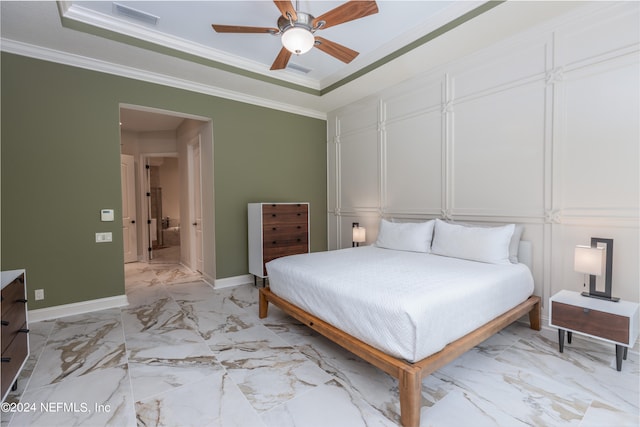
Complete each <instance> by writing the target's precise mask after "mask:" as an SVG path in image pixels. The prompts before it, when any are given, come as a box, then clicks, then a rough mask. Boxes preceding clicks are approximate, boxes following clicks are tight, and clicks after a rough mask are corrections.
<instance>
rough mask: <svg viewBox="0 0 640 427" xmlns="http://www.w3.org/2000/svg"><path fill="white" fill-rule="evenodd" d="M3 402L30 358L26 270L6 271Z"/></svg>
mask: <svg viewBox="0 0 640 427" xmlns="http://www.w3.org/2000/svg"><path fill="white" fill-rule="evenodd" d="M0 317H1V318H2V328H1V337H0V342H1V345H2V365H1V366H0V368H2V374H1V376H2V381H1V383H2V390H0V391H1V392H2V401H3V402H4V399H5V398H6V397H7V394H9V391H10V390H11V389H12V385H15V384H16V381H17V380H18V375H19V374H20V371H21V370H22V368H23V367H24V364H25V362H26V361H27V357H29V329H28V322H27V283H26V280H25V271H24V270H11V271H3V272H2V311H1V312H0Z"/></svg>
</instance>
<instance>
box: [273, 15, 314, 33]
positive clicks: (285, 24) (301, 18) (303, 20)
mask: <svg viewBox="0 0 640 427" xmlns="http://www.w3.org/2000/svg"><path fill="white" fill-rule="evenodd" d="M296 15H298V19H296V20H295V21H293V20H291V19H289V18H288V17H286V16H281V17H280V18H278V28H279V29H280V33H284V32H285V31H287V30H288V29H290V28H292V27H302V28H304V29H305V30H307V31H310V32H314V31H315V30H317V29H318V28H313V20H314V19H316V18H314V16H313V15H309V14H308V13H304V12H296ZM318 27H320V25H319V26H318Z"/></svg>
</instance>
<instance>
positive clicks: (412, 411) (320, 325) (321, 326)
mask: <svg viewBox="0 0 640 427" xmlns="http://www.w3.org/2000/svg"><path fill="white" fill-rule="evenodd" d="M270 302H271V303H273V304H274V305H276V306H277V307H279V308H280V309H282V310H283V311H284V312H285V313H287V314H289V315H290V316H292V317H294V318H295V319H297V320H299V321H300V322H302V323H304V324H305V325H307V326H309V327H310V328H311V329H313V330H315V331H317V332H318V333H320V334H321V335H323V336H325V337H326V338H328V339H330V340H331V341H333V342H335V343H336V344H338V345H339V346H341V347H343V348H345V349H347V350H349V351H350V352H352V353H353V354H355V355H357V356H359V357H361V358H362V359H364V360H366V361H367V362H369V363H371V364H372V365H374V366H376V367H378V368H380V369H382V370H383V371H384V372H386V373H387V374H389V375H391V376H393V377H394V378H397V379H398V381H399V390H400V422H401V424H402V425H403V426H404V427H418V426H419V425H420V403H421V400H422V379H423V378H425V377H426V376H428V375H431V374H432V373H433V372H435V371H436V370H438V369H440V368H441V367H443V366H444V365H446V364H447V363H449V362H451V361H452V360H454V359H456V358H457V357H458V356H460V355H462V354H464V353H466V352H467V351H468V350H470V349H471V348H473V347H475V346H476V345H478V344H480V343H481V342H482V341H484V340H485V339H487V338H489V337H491V336H492V335H494V334H495V333H497V332H499V331H500V330H502V329H503V328H505V327H506V326H508V325H510V324H511V323H513V322H515V321H516V320H518V319H519V318H520V317H522V316H524V315H525V314H527V313H528V314H529V323H530V326H531V329H535V330H537V331H539V330H540V309H541V307H540V297H538V296H531V297H529V299H528V300H526V301H525V302H523V303H522V304H520V305H517V306H516V307H514V308H512V309H511V310H509V311H507V312H506V313H504V314H502V315H501V316H499V317H496V318H495V319H493V320H491V321H490V322H488V323H487V324H485V325H483V326H481V327H479V328H478V329H476V330H475V331H472V332H470V333H469V334H467V335H465V336H464V337H462V338H460V339H458V340H456V341H453V342H452V343H450V344H448V345H447V346H446V347H445V348H443V349H442V350H440V351H439V352H438V353H435V354H432V355H431V356H429V357H427V358H425V359H422V360H420V361H418V362H415V363H410V362H407V361H406V360H402V359H397V358H395V357H392V356H389V355H388V354H386V353H383V352H382V351H380V350H378V349H376V348H374V347H372V346H370V345H368V344H366V343H364V342H362V341H360V340H359V339H357V338H354V337H352V336H351V335H349V334H347V333H345V332H343V331H341V330H340V329H338V328H336V327H335V326H332V325H330V324H328V323H327V322H325V321H323V320H320V319H319V318H317V317H315V316H313V315H311V314H309V313H307V312H306V311H304V310H302V309H300V308H299V307H297V306H295V305H293V304H291V303H290V302H288V301H286V300H284V299H282V298H280V297H279V296H277V295H276V294H274V293H273V292H271V290H270V289H269V288H268V287H267V288H261V289H260V304H259V307H260V308H259V310H260V311H259V315H260V318H261V319H264V318H265V317H267V311H268V308H269V303H270Z"/></svg>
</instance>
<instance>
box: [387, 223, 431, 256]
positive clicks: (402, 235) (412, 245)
mask: <svg viewBox="0 0 640 427" xmlns="http://www.w3.org/2000/svg"><path fill="white" fill-rule="evenodd" d="M433 225H434V221H433V220H431V221H427V222H390V221H387V220H386V219H381V220H380V230H379V231H378V239H377V240H376V246H378V247H380V248H386V249H395V250H398V251H411V252H425V253H429V252H430V248H431V239H432V237H433Z"/></svg>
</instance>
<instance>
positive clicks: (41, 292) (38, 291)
mask: <svg viewBox="0 0 640 427" xmlns="http://www.w3.org/2000/svg"><path fill="white" fill-rule="evenodd" d="M35 294H36V301H40V300H41V299H44V289H36V290H35Z"/></svg>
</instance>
